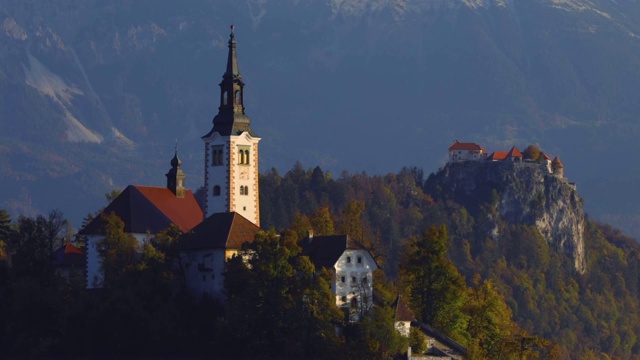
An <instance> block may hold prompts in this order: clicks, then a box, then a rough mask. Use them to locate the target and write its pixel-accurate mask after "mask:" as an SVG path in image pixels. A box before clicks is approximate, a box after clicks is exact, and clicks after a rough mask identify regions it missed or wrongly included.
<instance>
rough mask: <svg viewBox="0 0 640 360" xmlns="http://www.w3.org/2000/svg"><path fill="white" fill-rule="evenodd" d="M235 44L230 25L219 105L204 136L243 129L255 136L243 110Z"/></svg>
mask: <svg viewBox="0 0 640 360" xmlns="http://www.w3.org/2000/svg"><path fill="white" fill-rule="evenodd" d="M236 46H237V44H236V36H235V26H233V25H231V34H230V35H229V55H228V57H227V69H226V71H225V73H224V74H223V75H222V82H221V83H220V106H219V107H218V114H217V115H216V116H215V117H214V118H213V129H212V130H211V131H210V132H209V133H208V134H207V135H205V136H204V137H208V136H209V135H211V134H212V133H214V132H217V133H219V134H220V135H222V136H229V135H240V134H241V133H242V132H244V131H246V132H248V133H249V134H251V136H256V135H255V134H254V133H253V130H252V129H251V120H250V119H249V117H248V116H247V115H246V114H245V112H244V83H243V82H242V75H240V70H239V67H238V55H237V53H236Z"/></svg>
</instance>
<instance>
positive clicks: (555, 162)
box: [551, 156, 564, 168]
mask: <svg viewBox="0 0 640 360" xmlns="http://www.w3.org/2000/svg"><path fill="white" fill-rule="evenodd" d="M551 165H552V166H553V167H554V168H563V167H564V165H562V161H560V158H559V157H557V156H556V158H555V159H553V161H552V162H551Z"/></svg>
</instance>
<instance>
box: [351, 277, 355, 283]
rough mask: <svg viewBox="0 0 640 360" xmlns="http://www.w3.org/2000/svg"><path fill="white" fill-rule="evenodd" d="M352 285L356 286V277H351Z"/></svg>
mask: <svg viewBox="0 0 640 360" xmlns="http://www.w3.org/2000/svg"><path fill="white" fill-rule="evenodd" d="M351 283H352V284H355V283H356V277H355V276H352V277H351Z"/></svg>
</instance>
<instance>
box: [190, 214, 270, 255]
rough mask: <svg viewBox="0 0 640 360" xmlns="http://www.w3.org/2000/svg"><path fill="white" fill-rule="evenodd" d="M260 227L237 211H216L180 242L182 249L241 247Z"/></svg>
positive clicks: (251, 239) (250, 239) (249, 240)
mask: <svg viewBox="0 0 640 360" xmlns="http://www.w3.org/2000/svg"><path fill="white" fill-rule="evenodd" d="M259 231H261V229H260V227H259V226H258V225H256V224H254V223H252V222H251V221H249V220H247V219H246V218H245V217H244V216H242V215H240V214H238V213H235V212H221V213H215V214H213V215H211V216H209V217H208V218H206V219H205V220H204V221H203V222H202V223H200V224H199V225H198V226H196V227H194V228H193V230H191V231H190V232H188V233H187V234H184V235H183V236H182V238H181V239H180V242H179V247H180V249H181V250H199V249H240V248H241V247H242V244H243V243H245V242H251V241H253V239H254V238H255V236H256V234H257V233H258V232H259Z"/></svg>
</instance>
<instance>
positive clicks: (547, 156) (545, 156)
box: [540, 152, 551, 161]
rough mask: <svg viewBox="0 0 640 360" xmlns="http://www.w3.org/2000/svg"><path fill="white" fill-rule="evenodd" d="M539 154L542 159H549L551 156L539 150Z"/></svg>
mask: <svg viewBox="0 0 640 360" xmlns="http://www.w3.org/2000/svg"><path fill="white" fill-rule="evenodd" d="M540 155H541V156H542V158H543V159H545V160H549V161H551V156H549V155H547V153H545V152H541V153H540Z"/></svg>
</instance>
